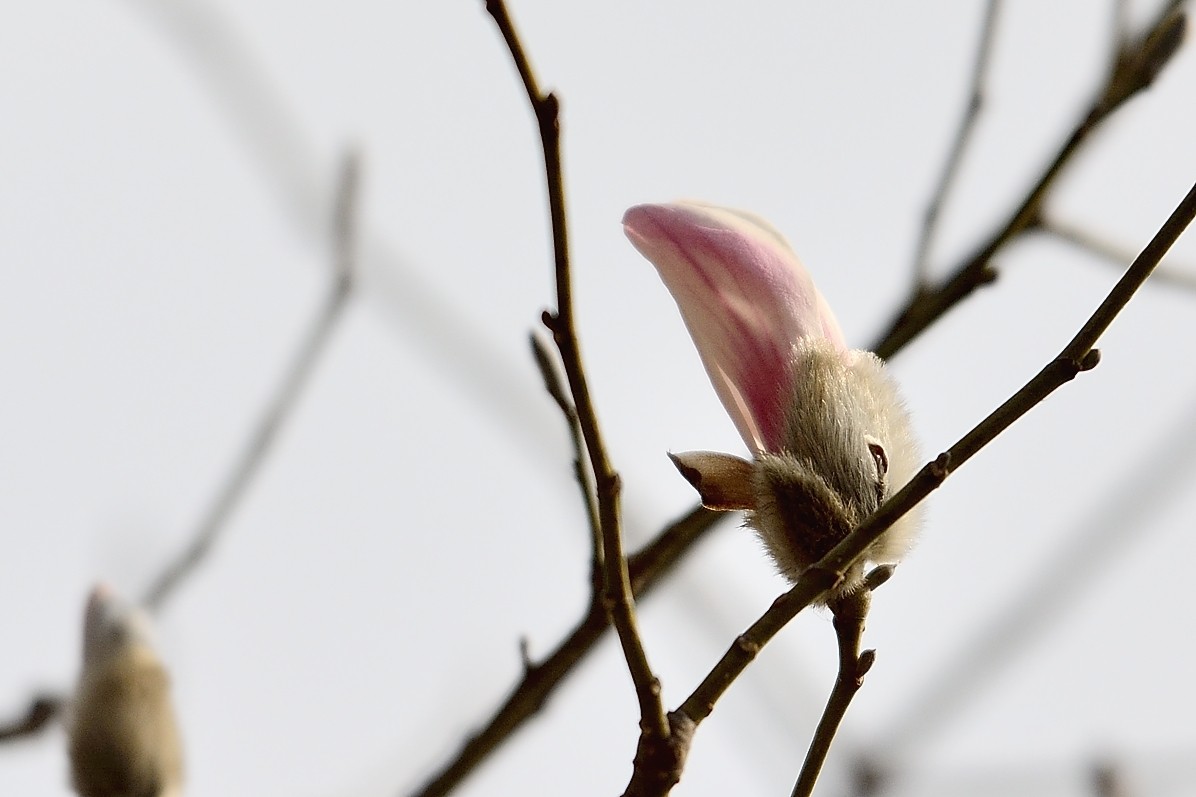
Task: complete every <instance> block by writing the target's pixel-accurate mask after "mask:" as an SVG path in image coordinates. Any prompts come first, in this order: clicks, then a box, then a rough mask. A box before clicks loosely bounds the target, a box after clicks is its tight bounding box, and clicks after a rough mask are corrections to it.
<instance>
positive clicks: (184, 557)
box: [0, 153, 359, 742]
mask: <svg viewBox="0 0 1196 797" xmlns="http://www.w3.org/2000/svg"><path fill="white" fill-rule="evenodd" d="M358 172H359V163H358V157H357V155H356V154H355V153H349V154H348V155H347V156H346V158H345V162H344V166H343V169H342V176H341V185H340V191H339V192H338V195H337V201H336V207H335V214H334V219H335V221H334V225H333V227H334V235H333V261H334V266H335V268H334V278H333V284H332V287H331V289H330V290H329V292H328V296H327V297H326V299H325V301H324V302H323V304H322V305H321V307H320V310H319V312H318V313H317V315H316V317H315V319H313V321H312V325H311V327H310V328H309V329H308V330H307V331H306V332H305V334H304V336H303V339H302V341H301V343H300V346H299V350H298V353H297V355H296V357H295V359H294V361H293V362H292V363H291V366H290V368H289V369H288V370H287V371H286V374H285V376H284V378H283V380H282V382H281V383H280V384H279V386H278V389H277V391H276V392H275V394H274V396H273V398H272V400H271V401H270V403H269V404H268V405H267V408H266V411H265V412H264V413H263V414H262V417H261V419H260V420H259V421H258V424H257V425H256V426H255V427H254V430H253V433H252V434H251V436H250V437H249V439H248V440H247V441H246V443H245V447H244V449H243V450H242V451H241V454H240V455H239V456H238V457H237V460H236V461H235V463H234V464H233V467H232V469H231V470H230V471H229V473H228V475H227V476H226V477H225V480H224V483H223V484H222V485H221V487H220V490H219V491H218V492H217V493H216V496H215V498H214V499H213V501H212V503H211V505H210V506H209V507H208V508H207V509H206V510H205V512H204V514H203V516H202V518H201V520H200V522H199V524H198V526H197V527H196V530H195V532H194V534H193V535H192V536H191V538H190V539H191V542H190V544H189V545H188V546H187V548H186V549H185V550H184V551H183V552H182V553H181V554H180V555H179V556H178V558H177V559H175V560H173V561H171V562H170V563H168V564H167V565H166V567H165V568H163V570H162V572H161V573H160V574H159V575H158V576H157V578H156V579H155V580H154V582H153V584H152V585H151V586H150V588H149V589H148V590H147V591H146V594H145V596H144V597H143V598H142V604H143V605H144V606H145V607H146V609H147V610H149V611H151V612H157V611H159V610H161V608H162V606H163V605H164V604H165V603H166V602H167V601H168V600H169V599H170V597H171V596H172V595H174V594H175V592H176V591H177V590H178V588H179V587H180V586H181V585H182V584H183V583H184V582H185V580H186V579H187V578H188V577H189V576H190V575H191V574H193V573H194V572H195V571H196V569H197V568H198V567H199V566H200V564H202V563H203V560H204V559H205V558H206V557H207V555H208V553H209V552H210V551H211V550H212V547H213V546H214V545H215V544H216V542H217V540H218V539H219V536H220V534H221V532H222V531H223V530H224V528H225V527H226V524H227V523H228V519H229V518H230V517H231V516H232V513H233V511H234V510H235V509H236V507H237V505H238V504H239V502H240V500H241V498H242V497H243V496H244V494H245V491H246V490H247V489H248V488H249V486H250V484H251V483H252V482H253V478H254V477H255V476H256V474H257V472H258V471H259V470H260V468H261V465H262V463H263V462H264V461H265V459H266V456H267V455H268V454H269V452H270V449H271V447H272V445H273V443H274V441H275V440H276V439H277V437H278V433H279V431H280V430H281V429H282V428H283V426H284V424H285V423H286V421H287V419H288V417H289V416H290V412H291V410H292V409H293V408H294V405H295V403H296V402H297V400H298V398H299V396H300V394H301V393H302V392H303V388H304V386H305V385H306V383H307V380H308V377H309V376H310V375H311V372H312V370H313V368H314V367H315V364H316V361H317V360H318V358H319V354H320V352H321V351H322V350H323V348H324V345H325V344H326V343H327V341H328V339H329V337H330V336H331V334H332V331H333V329H334V328H335V327H336V323H337V321H338V320H339V319H340V317H341V316H342V314H343V311H344V308H345V306H346V304H347V301H348V298H349V295H350V293H351V290H352V286H353V276H354V261H355V258H356V253H355V239H354V235H353V232H354V227H355V225H356V203H357V183H358ZM63 705H64V699H63V698H61V697H58V696H55V695H38V696H36V697H35V698H34V699H33V700H32V701H31V702H30V705H29V708H28V709H27V710H26V712H25V714H24V715H23V716H22V717H20V718H18V719H16V720H14V721H11V722H9V723H7V724H3V725H0V742H4V741H8V740H11V739H17V738H20V737H22V736H28V735H31V734H34V733H37V732H39V731H40V730H42V729H43V728H44V727H46V725H47V724H48V723H49V721H50V720H51V719H53V718H54V717H55V716H56V715H57V714H58V713H59V712H60V710H61V708H62V706H63Z"/></svg>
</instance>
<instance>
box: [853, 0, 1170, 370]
mask: <svg viewBox="0 0 1196 797" xmlns="http://www.w3.org/2000/svg"><path fill="white" fill-rule="evenodd" d="M1178 5H1179V3H1178V2H1171V3H1168V5H1167V7H1166V8H1165V9H1164V10H1163V11H1162V12H1161V13H1160V15H1159V17H1158V18H1157V19H1156V20H1155V23H1154V24H1153V25H1151V26H1150V28H1149V29H1148V30H1147V31H1146V33H1145V34H1143V35H1142V36H1141V37H1140V38H1138V39H1137V40H1135V41H1134V42H1131V43H1130V45H1128V46H1127V47H1126V48H1125V49H1123V50H1122V51H1121V53H1120V54H1119V55H1118V58H1117V60H1116V66H1115V68H1114V69H1113V71H1112V73H1111V74H1110V75H1109V78H1108V80H1107V81H1106V83H1105V85H1104V86H1103V87H1102V88H1101V90H1100V92H1099V94H1098V96H1097V98H1096V100H1094V101H1093V103H1092V106H1091V108H1089V110H1088V111H1087V113H1085V114H1084V117H1083V119H1081V121H1080V122H1079V124H1077V125H1076V127H1075V129H1073V130H1072V132H1071V135H1069V136H1068V138H1067V140H1066V141H1065V142H1064V144H1063V146H1062V147H1061V148H1060V150H1059V152H1058V154H1057V155H1056V156H1055V158H1054V159H1053V160H1052V161H1051V163H1050V164H1049V165H1048V166H1047V168H1046V170H1045V171H1044V172H1043V173H1042V175H1041V176H1040V177H1039V178H1038V180H1037V181H1036V182H1035V184H1034V186H1033V187H1032V188H1031V189H1030V191H1029V193H1028V194H1027V195H1026V197H1025V198H1024V199H1023V200H1022V202H1021V204H1020V205H1019V206H1018V207H1017V209H1016V210H1015V211H1014V212H1013V214H1012V215H1011V216H1010V217H1009V218H1008V220H1006V221H1005V223H1004V224H1002V225H1001V226H1000V227H999V228H998V229H997V231H996V232H995V233H993V234H992V235H991V237H990V238H989V239H988V241H987V242H985V243H984V245H983V246H981V247H980V248H979V249H978V250H977V251H976V252H975V253H974V254H972V255H971V256H970V257H968V258H967V259H966V260H965V261H964V262H963V264H962V265H960V266H959V267H957V268H956V269H955V270H954V271H953V272H952V273H951V275H950V276H948V277H947V278H946V279H944V280H943V281H942V282H941V283H939V285H938V286H937V287H935V288H931V289H919V290H915V292H914V295H913V296H911V297H910V299H909V300H908V301H907V302H906V304H905V306H904V307H902V308H901V309H900V310H899V311H898V312H897V314H896V317H895V318H894V319H893V321H892V322H891V323H890V325H889V328H888V330H887V331H886V332H885V333H884V334H883V335H882V336H881V337H880V339H879V340H878V341H877V342H876V344H875V345H874V346H873V347H872V349H873V351H875V352H876V353H877V354H878V355H880V356H881V357H883V358H885V359H888V358H890V357H892V356H893V355H894V354H896V353H897V352H898V351H900V350H901V349H902V348H904V347H905V345H906V344H908V343H909V342H910V341H911V340H913V339H914V337H916V336H917V335H918V334H920V333H921V332H923V331H924V330H925V329H926V328H927V327H928V326H930V325H931V324H933V323H934V322H935V321H937V320H938V319H939V318H940V317H941V316H942V315H943V314H944V313H946V312H947V311H948V310H950V309H951V308H952V307H954V306H955V305H957V304H959V302H961V301H962V300H963V299H965V298H966V297H967V296H968V295H970V294H971V293H972V291H974V290H976V288H978V287H980V286H981V285H985V284H987V283H989V282H992V281H993V280H994V279H995V278H996V271H995V270H994V269H993V266H992V260H993V258H994V257H995V256H996V254H997V253H998V252H999V251H1000V250H1001V249H1003V248H1004V247H1005V246H1006V245H1007V244H1009V243H1010V242H1011V241H1013V240H1014V239H1015V238H1017V237H1018V236H1020V235H1021V234H1022V233H1025V232H1027V231H1029V230H1033V229H1036V228H1037V227H1038V226H1039V224H1040V221H1041V213H1042V206H1043V203H1044V202H1045V200H1046V198H1047V196H1048V194H1049V193H1050V190H1051V189H1052V188H1053V187H1054V185H1055V182H1056V180H1057V179H1058V177H1059V175H1060V174H1061V173H1062V171H1063V169H1064V167H1065V166H1067V165H1068V164H1069V163H1070V162H1071V160H1072V158H1073V157H1074V156H1075V154H1076V153H1077V152H1079V150H1080V148H1081V146H1082V145H1083V144H1084V143H1086V142H1087V141H1088V139H1089V138H1090V136H1091V135H1092V133H1093V132H1094V131H1095V130H1097V129H1098V128H1099V127H1100V126H1101V124H1102V123H1103V122H1104V121H1105V120H1106V119H1108V118H1109V116H1110V115H1112V113H1113V112H1114V111H1116V110H1117V109H1118V108H1120V107H1122V105H1124V103H1125V101H1126V100H1128V99H1129V98H1130V97H1133V96H1134V95H1135V94H1137V93H1138V92H1140V91H1142V90H1144V89H1146V88H1148V87H1149V86H1150V85H1151V84H1152V83H1153V82H1154V80H1155V78H1156V77H1158V74H1159V72H1160V71H1161V70H1162V69H1163V67H1164V66H1166V64H1167V62H1168V61H1169V60H1170V58H1171V56H1172V55H1174V54H1175V51H1176V49H1177V48H1178V47H1179V43H1180V42H1181V41H1182V40H1183V35H1184V29H1185V26H1186V21H1185V19H1184V15H1183V13H1182V12H1180V11H1178V10H1177V7H1178Z"/></svg>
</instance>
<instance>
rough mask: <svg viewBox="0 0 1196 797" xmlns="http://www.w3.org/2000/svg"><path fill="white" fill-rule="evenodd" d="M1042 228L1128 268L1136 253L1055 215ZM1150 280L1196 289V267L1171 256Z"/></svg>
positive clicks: (1044, 222)
mask: <svg viewBox="0 0 1196 797" xmlns="http://www.w3.org/2000/svg"><path fill="white" fill-rule="evenodd" d="M1042 231H1043V232H1044V233H1047V234H1049V235H1053V236H1054V237H1056V238H1058V239H1059V240H1061V241H1064V242H1066V243H1069V244H1071V245H1072V246H1074V247H1076V248H1078V249H1082V250H1084V251H1085V252H1088V253H1089V254H1093V255H1096V256H1097V257H1099V258H1100V259H1102V260H1105V261H1107V262H1108V263H1110V264H1111V265H1114V266H1117V267H1119V268H1125V264H1126V263H1128V262H1130V260H1132V259H1133V256H1132V255H1131V254H1130V253H1129V252H1127V251H1126V250H1124V249H1122V248H1121V247H1119V246H1117V245H1116V244H1114V243H1112V242H1110V241H1108V240H1106V239H1103V238H1100V237H1098V236H1097V235H1096V233H1093V232H1091V231H1089V230H1083V229H1080V228H1079V227H1075V226H1072V225H1070V224H1067V223H1065V222H1062V221H1059V220H1057V219H1054V218H1050V219H1044V220H1043V222H1042ZM1169 266H1170V267H1169ZM1150 281H1151V282H1156V283H1161V284H1167V285H1173V286H1175V287H1177V288H1185V289H1187V290H1196V271H1194V270H1192V269H1189V268H1183V267H1180V266H1177V265H1175V264H1172V263H1171V261H1170V258H1168V259H1167V260H1164V261H1163V262H1162V263H1160V264H1159V267H1158V268H1157V269H1155V271H1154V273H1153V274H1151V275H1150Z"/></svg>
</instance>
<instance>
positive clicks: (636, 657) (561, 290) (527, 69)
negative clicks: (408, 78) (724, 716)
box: [486, 0, 668, 737]
mask: <svg viewBox="0 0 1196 797" xmlns="http://www.w3.org/2000/svg"><path fill="white" fill-rule="evenodd" d="M486 11H487V12H489V14H490V15H491V16H492V17H494V21H495V24H497V26H498V29H499V32H500V33H501V34H502V37H503V41H504V42H506V45H507V49H508V50H509V51H510V53H511V58H512V60H513V61H514V63H515V67H516V69H518V71H519V77H520V79H521V80H522V82H523V87H524V89H525V90H526V91H527V97H528V101H529V102H530V103H531V107H532V111H533V112H534V113H535V116H536V122H537V124H538V126H539V129H540V143H541V146H542V148H543V155H544V173H545V178H546V181H547V184H548V207H549V214H550V216H551V220H552V246H553V259H554V261H555V264H556V292H557V310H556V313H555V314H552V313H545V314H544V324H545V326H547V327H548V329H549V330H550V331H551V332H552V337H553V340H554V341H555V343H556V345H557V348H558V349H559V350H560V353H561V361H562V364H563V365H564V368H565V377H566V379H567V381H568V383H569V390H570V392H571V393H572V395H573V404H574V406H575V407H576V408H577V417H578V422H579V423H580V425H581V431H582V437H583V438H584V440H585V444H586V449H587V450H588V451H589V454H590V467H591V469H592V470H593V473H594V481H595V487H596V491H597V500H598V519H599V525H600V527H601V529H602V544H603V558H604V561H603V596H602V600H603V604H604V605H605V606H606V609H607V611H608V612H610V615H611V624H612V625H613V626H614V627H615V631H616V632H617V633H618V635H619V643H620V645H621V646H622V648H623V657H624V659H625V660H626V662H627V669H628V670H629V671H630V673H631V679H632V681H633V683H634V685H635V693H636V697H637V699H638V701H639V708H640V725H641V728H642V729H643V731H644V732H645V733H648V734H655V735H657V736H661V737H664V736H667V735H668V723H667V721H666V720H665V716H664V706H663V704H662V703H661V699H660V682H659V681H657V679H656V676H655V675H654V674H653V672H652V668H651V666H650V665H649V664H648V655H647V652H646V651H645V650H644V646H643V642H642V641H641V640H640V636H639V630H638V627H637V623H636V617H635V598H634V597H633V596H632V594H631V580H630V577H629V576H628V573H627V560H626V558H625V557H624V555H623V539H622V534H623V533H622V521H621V518H620V516H619V494H620V491H621V485H620V480H619V474H618V473H616V472H615V470H614V467H613V466H612V465H611V462H610V459H609V457H608V456H607V453H606V445H605V443H604V442H603V439H602V432H601V429H600V427H599V425H598V416H597V413H596V412H595V410H594V404H593V401H592V400H591V398H590V390H589V387H588V385H587V379H586V372H585V368H584V367H583V365H582V359H581V346H580V344H579V343H578V339H577V328H576V324H575V321H574V318H573V285H572V278H571V274H570V265H569V225H568V221H567V219H566V214H565V187H564V174H563V172H562V169H561V128H560V102H559V100H558V99H557V97H556V95H555V94H552V93H548V94H545V93H543V92H542V91H541V90H540V87H539V85H538V83H537V81H536V77H535V74H534V73H533V72H532V68H531V64H530V63H529V61H528V58H527V54H526V53H525V51H524V49H523V44H522V43H521V42H520V40H519V36H518V34H517V33H516V32H515V27H514V24H513V23H512V21H511V17H510V14H508V13H507V7H506V4H505V3H504V2H503V0H488V1H487V3H486Z"/></svg>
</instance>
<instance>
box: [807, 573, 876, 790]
mask: <svg viewBox="0 0 1196 797" xmlns="http://www.w3.org/2000/svg"><path fill="white" fill-rule="evenodd" d="M874 572H875V571H874ZM890 572H891V571H890ZM871 602H872V593H871V592H870V591H869V590H867V589H863V590H859V591H858V592H855V593H853V594H851V595H847V596H844V597H842V598H839V599H837V600H835V601H832V602H831V603H830V604H828V605H829V606H830V610H831V612H832V613H833V614H834V618H835V638H836V639H837V640H838V643H839V674H838V675H837V676H836V677H835V686H834V688H833V689H831V694H830V697H829V698H827V701H826V708H824V709H823V711H822V718H821V719H819V720H818V727H817V728H816V729H815V730H814V738H813V739H811V740H810V749H809V750H807V751H806V760H805V761H804V762H803V763H802V768H801V774H799V775H798V777H797V783H795V784H794V786H793V793H792V797H809V795H811V794H813V792H814V784H815V783H816V782H817V781H818V775H819V774H820V773H821V772H822V765H823V764H824V763H826V755H827V753H829V752H830V749H831V742H832V741H834V739H835V734H836V733H837V732H838V731H839V724H840V723H841V722H842V721H843V716H844V715H845V714H846V713H847V707H848V706H849V705H851V699H852V698H853V697H855V693H856V692H858V691H860V687H861V686H863V685H864V676H865V675H867V673H868V670H870V669H872V664H873V662H874V661H875V660H876V652H875V651H872V650H865V651H864V652H863V653H861V652H860V640H861V639H862V638H863V636H864V621H865V620H866V619H867V617H868V607H869V606H870V604H871Z"/></svg>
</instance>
